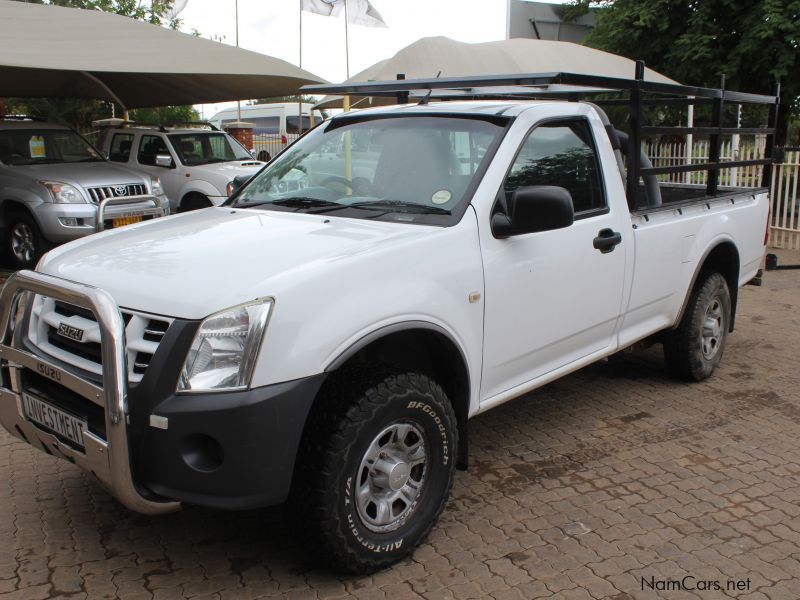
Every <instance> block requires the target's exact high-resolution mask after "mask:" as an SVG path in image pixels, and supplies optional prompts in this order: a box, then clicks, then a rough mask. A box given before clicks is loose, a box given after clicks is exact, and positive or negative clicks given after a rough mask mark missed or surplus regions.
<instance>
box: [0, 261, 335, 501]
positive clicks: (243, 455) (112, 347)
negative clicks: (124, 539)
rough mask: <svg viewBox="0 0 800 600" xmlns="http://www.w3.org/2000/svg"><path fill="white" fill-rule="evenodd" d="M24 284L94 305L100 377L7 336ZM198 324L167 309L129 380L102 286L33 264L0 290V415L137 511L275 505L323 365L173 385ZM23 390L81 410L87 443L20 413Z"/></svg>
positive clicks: (119, 332) (115, 311) (287, 483)
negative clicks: (293, 377)
mask: <svg viewBox="0 0 800 600" xmlns="http://www.w3.org/2000/svg"><path fill="white" fill-rule="evenodd" d="M26 291H28V292H33V293H35V294H42V295H45V296H49V297H51V298H54V299H58V300H62V301H64V302H67V303H69V304H73V305H76V306H80V307H83V308H87V309H89V310H91V311H92V312H93V313H94V315H95V317H96V318H97V321H98V325H99V326H100V330H101V351H102V355H103V378H102V383H99V382H96V381H94V382H93V381H91V380H90V379H88V378H86V377H82V376H81V374H80V373H77V372H76V371H75V370H74V369H71V368H69V366H68V365H64V364H61V363H59V362H58V361H56V360H51V359H47V358H44V357H40V356H38V355H36V354H34V353H33V352H32V351H31V349H30V348H27V347H25V346H24V342H23V341H22V340H21V336H20V335H19V333H18V334H16V335H14V326H13V324H14V323H15V322H19V323H20V327H19V328H18V329H19V331H20V332H22V331H25V330H26V326H27V319H26V318H25V317H24V316H22V315H18V314H17V313H18V312H20V310H19V308H18V300H19V297H20V293H22V292H26ZM17 317H19V318H17ZM8 323H11V324H12V325H11V326H10V327H9V326H8V325H7V324H8ZM198 325H199V322H196V321H185V320H175V321H174V322H173V323H172V325H171V326H170V328H169V329H168V330H167V333H166V335H165V336H164V339H163V341H162V342H161V344H160V345H159V347H158V349H157V350H156V352H155V354H154V355H153V358H152V361H151V362H150V366H149V367H148V369H147V371H146V373H145V375H144V377H143V379H142V380H141V382H139V383H138V384H136V385H134V386H129V385H128V382H127V377H126V376H125V374H126V373H127V371H126V366H125V349H124V347H123V342H124V323H123V320H122V316H121V314H120V311H119V308H118V307H117V306H116V304H114V302H113V300H112V299H111V297H110V296H109V295H108V294H107V293H106V292H104V291H102V290H98V289H96V288H91V287H89V286H84V285H81V284H77V283H73V282H69V281H66V280H62V279H59V278H57V277H53V276H49V275H44V274H41V273H33V272H30V271H20V272H18V273H16V274H14V275H12V277H11V278H9V280H8V283H7V284H6V286H5V287H4V288H3V290H2V292H0V326H2V329H0V331H3V332H8V333H7V334H6V336H5V338H4V339H2V340H0V373H1V374H2V385H0V424H2V425H3V426H4V427H5V428H6V429H7V430H8V431H9V432H10V433H11V434H12V435H15V436H16V437H18V438H20V439H23V440H24V441H26V442H28V443H29V444H31V445H32V446H34V447H36V448H38V449H40V450H43V451H45V452H47V453H48V454H51V455H54V456H56V457H58V458H63V459H67V460H69V461H71V462H73V463H74V464H76V465H77V466H78V467H80V468H81V469H83V470H85V471H87V472H89V473H92V474H93V475H94V476H95V477H96V478H97V480H98V481H99V482H100V483H101V484H103V485H104V486H105V487H106V488H107V489H108V490H109V491H110V492H111V493H112V494H113V495H114V496H115V497H116V498H117V499H118V500H119V501H120V502H121V503H122V504H124V505H125V506H127V507H128V508H130V509H131V510H134V511H136V512H140V513H143V514H151V515H152V514H160V513H165V512H170V511H173V510H176V509H177V508H179V506H180V504H179V502H189V503H192V504H198V505H203V506H210V507H216V508H232V509H233V508H235V509H240V508H254V507H260V506H269V505H273V504H279V503H281V502H283V501H284V500H285V499H286V497H287V495H288V493H289V489H290V487H291V481H292V473H293V470H294V462H295V456H296V454H297V450H298V447H299V444H300V438H301V435H302V431H303V426H304V424H305V421H306V417H307V415H308V412H309V410H310V407H311V404H312V402H313V400H314V398H315V397H316V395H317V392H318V390H319V388H320V386H321V385H322V382H323V380H324V377H325V375H324V374H320V375H316V376H313V377H309V378H305V379H301V380H297V381H291V382H287V383H281V384H276V385H270V386H265V387H261V388H255V389H250V390H246V391H240V392H220V393H190V394H176V393H175V384H176V381H177V376H178V373H179V371H180V368H181V366H182V363H183V360H184V358H185V356H186V352H187V350H188V348H189V345H190V344H191V342H192V339H193V338H194V334H195V332H196V330H197V327H198ZM12 336H13V337H12ZM25 391H27V392H28V393H31V394H35V395H37V396H38V397H40V398H42V399H43V400H45V401H47V402H50V403H51V404H52V405H54V406H56V407H57V408H60V409H62V410H64V411H65V412H69V413H71V414H74V415H77V416H80V417H82V418H84V419H85V420H86V421H87V423H88V425H87V429H86V430H84V432H83V439H84V442H85V450H80V449H78V448H77V447H74V446H73V445H71V444H70V443H69V442H68V441H67V440H64V439H60V438H59V437H58V436H57V435H55V434H53V433H51V432H49V431H46V430H45V429H42V428H40V427H39V426H37V425H35V424H34V423H33V422H32V421H30V420H28V418H27V417H26V416H25V414H24V412H23V407H22V401H21V397H22V393H23V392H25Z"/></svg>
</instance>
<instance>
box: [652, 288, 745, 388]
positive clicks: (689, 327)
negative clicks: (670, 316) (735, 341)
mask: <svg viewBox="0 0 800 600" xmlns="http://www.w3.org/2000/svg"><path fill="white" fill-rule="evenodd" d="M715 302H716V303H718V308H719V315H720V320H721V325H720V326H719V340H718V342H717V343H716V345H713V348H715V351H713V355H711V356H709V355H708V353H707V352H704V327H705V323H706V320H707V318H708V315H709V311H711V310H712V308H713V307H714V303H715ZM730 322H731V294H730V290H729V288H728V283H727V281H725V278H724V277H723V276H722V275H720V274H719V273H703V274H701V275H700V278H699V279H698V281H697V283H696V284H695V286H694V288H693V289H692V294H691V296H690V297H689V303H688V304H687V306H686V311H685V312H684V314H683V318H682V319H681V322H680V324H679V325H678V327H677V328H675V329H673V330H671V331H669V332H667V333H666V334H665V338H664V360H665V361H666V364H667V370H668V371H669V372H670V373H671V374H672V375H674V376H676V377H678V378H680V379H684V380H687V381H702V380H703V379H706V378H707V377H709V376H710V375H711V374H712V373H713V372H714V369H716V367H717V365H719V363H720V361H721V360H722V354H723V352H724V350H725V344H726V342H727V340H728V329H729V327H730ZM707 339H708V338H707ZM707 348H708V346H707Z"/></svg>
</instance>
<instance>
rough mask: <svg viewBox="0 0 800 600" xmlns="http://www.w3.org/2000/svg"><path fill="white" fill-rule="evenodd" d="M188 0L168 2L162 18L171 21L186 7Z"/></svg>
mask: <svg viewBox="0 0 800 600" xmlns="http://www.w3.org/2000/svg"><path fill="white" fill-rule="evenodd" d="M188 2H189V0H173V1H172V2H171V3H170V7H169V9H167V12H166V13H164V18H165V19H166V20H168V21H171V20H172V19H174V18H175V17H177V16H178V15H179V14H180V13H181V11H182V10H183V9H184V8H186V5H187V4H188Z"/></svg>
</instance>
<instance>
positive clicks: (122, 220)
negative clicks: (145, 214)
mask: <svg viewBox="0 0 800 600" xmlns="http://www.w3.org/2000/svg"><path fill="white" fill-rule="evenodd" d="M141 222H142V217H141V216H135V217H117V218H116V219H113V220H112V221H111V227H114V228H117V227H124V226H125V225H133V224H134V223H141Z"/></svg>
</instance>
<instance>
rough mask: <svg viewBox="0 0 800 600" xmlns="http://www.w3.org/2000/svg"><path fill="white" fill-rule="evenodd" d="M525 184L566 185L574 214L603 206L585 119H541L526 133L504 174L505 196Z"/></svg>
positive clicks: (590, 139) (595, 156)
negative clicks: (539, 123) (508, 168)
mask: <svg viewBox="0 0 800 600" xmlns="http://www.w3.org/2000/svg"><path fill="white" fill-rule="evenodd" d="M528 185H555V186H559V187H563V188H565V189H566V190H567V191H569V193H570V194H571V195H572V204H573V207H574V209H575V215H576V216H578V215H580V213H585V212H588V211H593V210H598V209H602V208H605V207H606V199H605V194H604V191H603V184H602V180H601V177H600V164H599V161H598V159H597V151H596V149H595V147H594V141H593V140H592V134H591V130H590V129H589V124H588V123H587V122H586V121H584V120H582V119H580V120H570V121H553V122H550V123H543V124H542V125H539V126H538V127H537V128H536V129H534V130H533V131H532V132H531V133H530V134H529V135H528V139H526V140H525V143H524V144H523V145H522V149H521V150H520V152H519V154H518V155H517V158H516V159H515V160H514V164H513V165H512V166H511V170H510V171H509V173H508V176H507V177H506V180H505V183H504V188H505V192H506V196H507V197H508V198H510V197H511V194H512V193H513V192H514V190H516V189H517V188H518V187H523V186H528Z"/></svg>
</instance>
